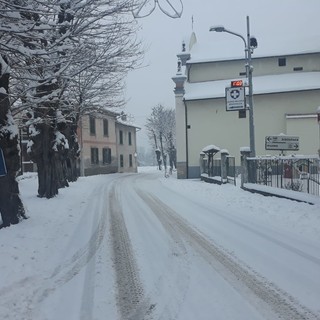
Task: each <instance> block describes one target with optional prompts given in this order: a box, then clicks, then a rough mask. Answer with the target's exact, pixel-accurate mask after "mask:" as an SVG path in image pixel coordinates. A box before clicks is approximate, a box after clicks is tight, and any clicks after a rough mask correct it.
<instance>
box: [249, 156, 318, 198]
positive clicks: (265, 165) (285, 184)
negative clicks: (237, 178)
mask: <svg viewBox="0 0 320 320" xmlns="http://www.w3.org/2000/svg"><path fill="white" fill-rule="evenodd" d="M247 160H248V182H249V183H257V184H262V185H266V186H271V187H276V188H283V189H288V190H294V191H300V192H306V193H309V194H313V195H317V196H320V159H319V157H316V156H314V157H303V156H291V157H286V156H279V157H255V158H247Z"/></svg>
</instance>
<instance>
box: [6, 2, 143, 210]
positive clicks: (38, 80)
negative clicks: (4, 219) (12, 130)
mask: <svg viewBox="0 0 320 320" xmlns="http://www.w3.org/2000/svg"><path fill="white" fill-rule="evenodd" d="M134 6H135V0H69V1H66V0H12V1H6V0H0V18H1V19H0V55H1V59H2V60H1V61H0V64H1V68H2V72H1V77H2V76H3V75H4V76H5V77H6V75H7V74H8V73H3V70H4V67H8V70H9V69H10V70H11V78H12V81H11V85H10V88H9V82H7V84H6V87H7V88H6V89H5V90H3V89H0V90H1V93H2V94H4V96H3V99H2V100H1V101H6V103H5V107H3V109H2V110H1V111H3V112H1V113H0V121H2V122H3V123H7V122H8V121H7V114H8V112H7V110H10V107H11V109H12V112H13V113H14V114H15V115H16V116H17V115H18V114H22V111H24V113H23V114H24V115H26V117H24V118H23V122H24V123H25V125H26V126H28V128H29V129H30V130H29V137H30V143H29V151H30V154H31V156H32V158H33V160H34V161H35V162H36V163H37V166H38V179H39V188H38V195H39V196H40V197H47V198H51V197H53V196H55V195H56V194H57V193H58V189H59V188H60V187H63V186H66V185H67V180H68V179H75V174H74V172H75V168H74V163H75V159H76V157H77V155H78V154H79V145H78V144H77V137H76V130H77V125H78V120H79V115H80V113H81V112H84V111H88V110H92V109H93V108H97V107H98V106H99V107H101V106H103V107H106V108H108V107H110V106H112V107H114V106H115V105H121V104H123V99H122V98H121V97H120V95H121V93H122V88H123V80H124V77H125V76H126V73H127V72H128V70H130V69H132V68H134V67H135V66H136V64H137V63H138V61H139V58H140V57H141V50H140V44H139V42H138V41H137V39H136V37H135V34H136V28H137V24H136V22H135V21H134V19H133V17H132V15H131V10H132V8H133V7H134ZM6 56H10V61H7V62H6V63H3V61H4V57H6ZM3 81H4V80H3ZM0 87H4V86H3V85H2V84H1V86H0ZM8 95H9V96H11V99H10V100H11V104H10V103H9V99H7V96H8ZM3 103H4V102H3ZM4 110H6V112H4ZM2 122H1V123H2ZM0 130H3V128H2V127H0ZM6 139H7V138H6V137H4V135H2V134H1V135H0V145H3V146H4V148H7V147H6V142H5V141H6ZM14 154H15V156H18V155H19V154H18V149H16V150H15V151H14ZM6 160H7V161H10V159H9V160H8V159H7V158H6ZM15 170H18V169H17V168H15ZM13 176H15V175H13ZM14 180H15V179H14ZM69 181H70V180H69ZM7 201H9V198H8V200H7ZM0 211H1V213H2V210H1V209H0ZM22 214H24V213H22Z"/></svg>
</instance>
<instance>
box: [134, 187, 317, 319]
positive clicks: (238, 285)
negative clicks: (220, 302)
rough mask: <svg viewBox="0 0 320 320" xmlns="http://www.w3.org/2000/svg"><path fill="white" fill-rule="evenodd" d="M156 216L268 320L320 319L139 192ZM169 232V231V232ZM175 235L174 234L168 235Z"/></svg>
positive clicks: (177, 216) (165, 208)
mask: <svg viewBox="0 0 320 320" xmlns="http://www.w3.org/2000/svg"><path fill="white" fill-rule="evenodd" d="M139 195H140V197H141V198H142V199H143V200H144V201H145V202H146V203H147V204H148V205H149V206H150V208H151V209H152V211H153V212H155V213H156V215H157V217H160V220H161V221H164V224H165V225H170V229H173V230H174V233H175V236H176V235H177V234H180V235H181V236H182V237H183V238H184V239H185V240H186V241H187V242H188V243H189V244H190V246H191V247H192V248H193V249H194V250H195V251H196V252H198V253H199V254H201V256H202V257H203V258H204V259H205V260H206V261H207V262H208V263H209V264H210V265H211V266H212V267H213V268H214V269H215V270H216V271H217V272H218V273H219V274H220V275H221V276H222V277H223V278H224V279H225V280H226V281H227V282H228V283H229V284H230V285H231V286H232V287H233V288H234V289H236V290H237V291H238V292H239V293H240V294H241V295H242V296H243V297H245V299H246V300H248V301H249V302H250V303H251V304H252V305H253V306H255V308H256V309H257V310H258V311H259V312H260V313H261V314H262V315H263V316H264V317H265V319H268V320H269V319H270V320H273V319H276V318H281V319H285V320H319V319H320V317H319V316H318V315H316V314H314V313H313V312H312V311H311V310H309V309H307V308H306V307H304V306H302V305H301V304H300V303H299V302H297V301H296V300H295V299H294V298H293V297H292V296H290V295H289V294H288V293H286V292H284V291H282V290H281V289H280V288H278V287H276V286H275V285H273V284H271V283H267V281H266V280H265V279H264V278H263V277H261V276H259V275H258V274H253V273H252V272H250V271H249V270H248V269H246V268H245V267H243V266H242V265H240V264H239V263H237V262H235V261H234V259H232V257H231V256H230V255H228V254H227V253H226V252H225V251H224V250H223V249H221V248H219V247H218V246H216V245H214V244H213V243H212V242H210V241H209V240H207V239H206V237H205V236H204V235H203V234H201V233H200V232H199V231H197V230H196V229H195V228H194V227H192V226H190V224H189V223H188V222H187V221H186V220H184V219H183V218H182V217H181V216H179V214H177V213H176V212H175V211H173V210H172V209H171V208H170V207H168V206H167V205H166V204H165V203H164V202H162V201H161V200H159V199H158V198H157V197H155V196H154V195H152V194H150V193H143V192H140V193H139ZM168 230H169V229H168ZM169 233H170V234H172V231H170V232H169Z"/></svg>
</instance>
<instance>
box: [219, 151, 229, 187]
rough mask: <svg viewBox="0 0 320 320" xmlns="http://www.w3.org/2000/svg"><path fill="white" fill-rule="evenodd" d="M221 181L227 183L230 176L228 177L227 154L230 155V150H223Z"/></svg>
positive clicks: (221, 152)
mask: <svg viewBox="0 0 320 320" xmlns="http://www.w3.org/2000/svg"><path fill="white" fill-rule="evenodd" d="M220 154H221V182H222V183H227V182H228V181H227V180H228V177H227V156H228V155H229V152H228V151H227V150H221V151H220Z"/></svg>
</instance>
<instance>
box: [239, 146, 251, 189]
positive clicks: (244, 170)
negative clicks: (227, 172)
mask: <svg viewBox="0 0 320 320" xmlns="http://www.w3.org/2000/svg"><path fill="white" fill-rule="evenodd" d="M250 153H251V152H250V149H245V148H243V149H241V150H240V154H241V188H243V185H244V184H245V183H248V174H249V168H248V160H247V158H248V157H249V156H250Z"/></svg>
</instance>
